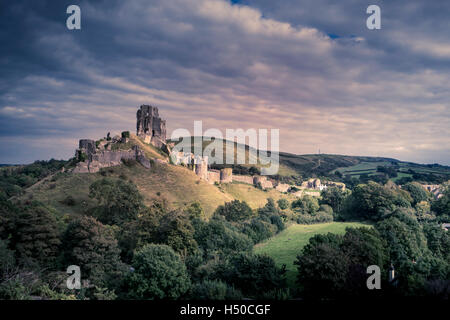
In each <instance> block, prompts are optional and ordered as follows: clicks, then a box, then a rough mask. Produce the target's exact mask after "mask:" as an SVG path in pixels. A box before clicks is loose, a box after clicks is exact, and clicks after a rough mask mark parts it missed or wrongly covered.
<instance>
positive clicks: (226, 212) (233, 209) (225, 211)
mask: <svg viewBox="0 0 450 320" xmlns="http://www.w3.org/2000/svg"><path fill="white" fill-rule="evenodd" d="M215 214H219V215H222V216H224V217H225V219H227V220H228V221H239V220H245V219H248V218H250V217H251V216H252V215H253V212H252V209H251V208H250V207H249V206H248V204H247V202H245V201H242V202H241V201H239V200H233V201H230V202H226V203H225V204H224V205H221V206H219V207H218V208H217V209H216V211H215Z"/></svg>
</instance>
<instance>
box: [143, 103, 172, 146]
mask: <svg viewBox="0 0 450 320" xmlns="http://www.w3.org/2000/svg"><path fill="white" fill-rule="evenodd" d="M136 120H137V121H136V135H137V136H138V137H140V138H141V139H142V140H144V142H146V143H151V144H152V145H154V146H155V147H157V148H161V147H163V146H164V145H165V144H166V120H162V119H161V118H160V117H159V112H158V108H157V107H153V106H150V105H141V107H140V108H139V110H138V111H137V113H136Z"/></svg>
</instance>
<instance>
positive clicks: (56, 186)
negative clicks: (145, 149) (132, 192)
mask: <svg viewBox="0 0 450 320" xmlns="http://www.w3.org/2000/svg"><path fill="white" fill-rule="evenodd" d="M105 176H107V177H112V178H119V179H126V180H130V181H132V182H133V183H134V184H136V186H137V188H138V190H139V192H140V193H141V194H142V195H143V197H144V200H145V202H146V203H147V204H148V203H150V202H151V201H152V200H153V199H155V198H164V199H166V200H167V201H168V202H169V204H170V205H171V206H172V207H173V208H176V207H181V206H183V205H185V204H189V203H191V202H194V201H199V202H200V203H201V204H202V207H203V209H204V210H205V212H206V213H207V214H208V215H211V214H212V213H213V212H214V210H215V209H216V208H217V206H219V205H221V204H223V203H224V202H226V201H231V200H233V199H234V198H233V197H232V196H231V195H229V194H227V193H224V192H222V191H221V190H219V189H218V188H217V187H216V186H214V185H210V184H208V183H206V182H204V181H202V180H200V179H199V178H198V177H197V176H196V175H195V174H194V173H193V172H192V171H190V170H188V169H186V168H183V167H177V166H173V165H169V164H158V163H155V165H154V167H153V168H152V169H150V170H147V169H145V168H144V167H142V166H141V165H139V164H137V165H134V166H131V167H128V166H125V165H121V166H117V167H111V168H108V169H105V170H103V171H102V172H99V173H78V174H72V173H58V174H56V175H54V176H52V177H49V178H47V179H45V180H44V181H42V182H41V183H39V184H36V185H33V186H32V187H30V188H28V189H27V190H26V194H25V195H24V196H23V197H25V198H27V197H32V198H33V199H35V200H39V201H41V202H43V203H45V204H48V205H51V206H52V207H54V208H55V209H57V210H58V211H59V212H62V213H68V214H76V213H84V212H86V211H87V210H88V209H89V208H91V207H93V206H95V201H94V200H92V199H90V198H89V196H88V194H89V186H90V185H91V184H92V183H93V182H94V181H96V180H99V179H102V178H104V177H105ZM68 196H71V197H72V198H73V199H74V200H75V201H74V204H73V205H67V204H65V199H67V197H68Z"/></svg>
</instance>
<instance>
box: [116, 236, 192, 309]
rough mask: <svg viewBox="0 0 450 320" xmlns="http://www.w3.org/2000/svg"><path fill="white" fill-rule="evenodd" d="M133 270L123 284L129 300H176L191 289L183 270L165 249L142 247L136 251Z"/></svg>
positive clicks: (174, 256) (149, 246)
mask: <svg viewBox="0 0 450 320" xmlns="http://www.w3.org/2000/svg"><path fill="white" fill-rule="evenodd" d="M132 266H133V268H134V271H133V272H132V273H129V274H128V276H127V278H126V279H125V282H124V285H125V290H124V291H125V292H127V297H128V298H131V299H141V300H142V299H178V298H180V297H181V296H182V295H184V294H185V293H186V292H187V291H188V290H189V288H190V286H191V282H190V280H189V276H188V273H187V271H186V266H185V265H184V263H183V261H181V259H180V256H179V255H178V254H176V253H175V252H174V251H173V249H172V248H170V247H169V246H167V245H157V244H148V245H145V246H144V247H142V248H141V249H139V250H138V251H136V253H135V255H134V257H133V262H132Z"/></svg>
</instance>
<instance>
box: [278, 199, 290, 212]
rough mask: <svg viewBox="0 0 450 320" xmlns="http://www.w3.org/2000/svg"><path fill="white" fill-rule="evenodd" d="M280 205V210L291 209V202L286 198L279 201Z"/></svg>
mask: <svg viewBox="0 0 450 320" xmlns="http://www.w3.org/2000/svg"><path fill="white" fill-rule="evenodd" d="M277 203H278V208H280V209H281V210H286V209H287V208H289V201H288V200H287V199H285V198H281V199H279V200H278V201H277Z"/></svg>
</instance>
